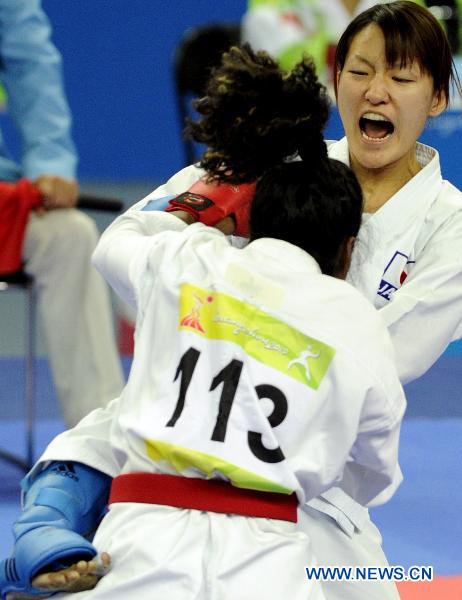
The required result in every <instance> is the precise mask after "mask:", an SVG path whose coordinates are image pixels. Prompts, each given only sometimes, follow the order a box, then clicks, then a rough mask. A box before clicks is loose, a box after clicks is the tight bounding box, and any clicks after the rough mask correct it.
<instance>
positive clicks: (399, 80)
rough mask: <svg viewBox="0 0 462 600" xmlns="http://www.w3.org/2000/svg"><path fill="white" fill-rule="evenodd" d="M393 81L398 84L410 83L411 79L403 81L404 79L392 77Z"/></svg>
mask: <svg viewBox="0 0 462 600" xmlns="http://www.w3.org/2000/svg"><path fill="white" fill-rule="evenodd" d="M393 81H397V82H398V83H412V81H413V79H405V78H404V77H393Z"/></svg>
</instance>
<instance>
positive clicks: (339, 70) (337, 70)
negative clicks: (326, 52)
mask: <svg viewBox="0 0 462 600" xmlns="http://www.w3.org/2000/svg"><path fill="white" fill-rule="evenodd" d="M341 74H342V69H339V68H338V67H337V69H336V71H335V85H334V91H335V101H336V102H337V103H338V84H339V82H340V75H341Z"/></svg>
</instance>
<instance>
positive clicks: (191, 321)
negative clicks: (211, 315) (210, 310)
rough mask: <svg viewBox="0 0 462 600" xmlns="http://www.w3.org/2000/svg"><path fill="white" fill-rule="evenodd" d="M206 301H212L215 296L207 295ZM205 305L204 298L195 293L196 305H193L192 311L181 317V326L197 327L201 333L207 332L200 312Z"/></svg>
mask: <svg viewBox="0 0 462 600" xmlns="http://www.w3.org/2000/svg"><path fill="white" fill-rule="evenodd" d="M206 301H207V302H212V301H213V297H212V296H207V299H206ZM203 305H204V300H202V298H200V297H199V296H198V295H197V294H194V306H193V307H192V309H191V312H190V313H189V314H187V315H186V316H185V317H183V318H182V319H181V321H180V326H181V327H191V328H192V329H197V330H198V331H200V332H201V333H205V330H204V328H203V327H202V325H201V322H200V312H201V308H202V306H203Z"/></svg>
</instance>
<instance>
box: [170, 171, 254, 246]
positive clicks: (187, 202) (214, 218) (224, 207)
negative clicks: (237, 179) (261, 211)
mask: <svg viewBox="0 0 462 600" xmlns="http://www.w3.org/2000/svg"><path fill="white" fill-rule="evenodd" d="M255 186H256V183H255V182H252V183H241V184H240V185H233V184H230V183H206V182H205V181H204V180H203V179H199V181H196V182H195V183H194V184H193V185H192V186H191V187H190V188H189V190H188V191H187V192H183V194H179V195H178V196H176V197H175V198H172V199H171V200H170V202H169V206H168V208H167V209H166V210H167V212H172V211H174V210H183V211H185V212H187V213H189V214H190V215H192V216H193V217H194V218H195V219H197V220H198V221H200V222H201V223H204V225H216V224H217V223H219V222H220V221H222V220H223V219H224V218H226V217H233V218H234V221H235V224H236V228H235V230H234V235H238V236H241V237H249V215H250V206H251V204H252V200H253V196H254V194H255Z"/></svg>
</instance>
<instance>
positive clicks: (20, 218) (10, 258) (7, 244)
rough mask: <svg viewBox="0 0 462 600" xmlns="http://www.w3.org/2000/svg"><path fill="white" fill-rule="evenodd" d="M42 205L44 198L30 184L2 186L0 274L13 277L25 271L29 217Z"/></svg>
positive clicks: (17, 183)
mask: <svg viewBox="0 0 462 600" xmlns="http://www.w3.org/2000/svg"><path fill="white" fill-rule="evenodd" d="M41 204H42V195H41V194H40V192H39V191H38V189H37V188H36V187H35V186H34V185H33V184H32V183H31V182H30V181H29V180H27V179H20V180H19V181H17V182H16V183H8V182H6V181H2V182H0V273H2V274H4V275H5V274H7V273H13V272H14V271H17V270H18V269H19V268H20V267H21V263H22V247H23V242H24V233H25V230H26V225H27V221H28V218H29V213H30V211H31V210H32V209H33V208H35V207H37V206H40V205H41Z"/></svg>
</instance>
